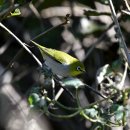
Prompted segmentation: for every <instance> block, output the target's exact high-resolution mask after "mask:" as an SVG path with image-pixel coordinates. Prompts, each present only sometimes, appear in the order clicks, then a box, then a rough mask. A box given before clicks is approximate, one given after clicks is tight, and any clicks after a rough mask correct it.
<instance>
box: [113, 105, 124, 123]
mask: <svg viewBox="0 0 130 130" xmlns="http://www.w3.org/2000/svg"><path fill="white" fill-rule="evenodd" d="M124 112H125V111H124V106H122V105H118V104H114V105H113V106H112V107H111V113H113V114H114V117H115V121H118V122H122V120H123V118H124Z"/></svg>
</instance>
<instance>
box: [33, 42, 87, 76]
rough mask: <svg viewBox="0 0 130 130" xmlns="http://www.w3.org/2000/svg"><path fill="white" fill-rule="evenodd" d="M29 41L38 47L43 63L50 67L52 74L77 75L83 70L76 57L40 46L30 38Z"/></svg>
mask: <svg viewBox="0 0 130 130" xmlns="http://www.w3.org/2000/svg"><path fill="white" fill-rule="evenodd" d="M31 42H32V43H33V44H35V45H36V46H37V47H38V48H39V50H40V52H41V54H42V57H43V59H44V60H45V64H46V65H47V66H48V67H49V68H50V69H51V71H52V73H53V74H56V75H59V76H62V77H68V76H77V75H79V74H81V73H83V72H85V67H84V65H83V63H81V62H80V61H79V60H78V59H76V58H74V57H72V56H70V55H69V54H67V53H65V52H62V51H59V50H55V49H51V48H46V47H44V46H41V45H39V44H37V43H36V42H34V41H32V40H31Z"/></svg>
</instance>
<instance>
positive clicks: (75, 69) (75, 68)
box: [70, 60, 85, 76]
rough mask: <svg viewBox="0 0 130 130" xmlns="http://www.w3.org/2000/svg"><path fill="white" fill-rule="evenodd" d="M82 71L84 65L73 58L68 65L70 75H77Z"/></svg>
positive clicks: (83, 70)
mask: <svg viewBox="0 0 130 130" xmlns="http://www.w3.org/2000/svg"><path fill="white" fill-rule="evenodd" d="M84 72H85V66H84V64H83V63H81V62H80V61H79V60H75V61H74V62H73V63H72V64H71V65H70V75H71V76H77V75H79V74H81V73H84Z"/></svg>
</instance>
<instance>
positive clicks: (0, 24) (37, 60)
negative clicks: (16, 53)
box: [0, 22, 42, 68]
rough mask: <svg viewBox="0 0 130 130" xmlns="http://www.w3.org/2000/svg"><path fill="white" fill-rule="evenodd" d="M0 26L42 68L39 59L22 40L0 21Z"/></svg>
mask: <svg viewBox="0 0 130 130" xmlns="http://www.w3.org/2000/svg"><path fill="white" fill-rule="evenodd" d="M0 26H1V27H2V28H3V29H4V30H6V31H7V32H8V33H9V34H10V35H12V36H13V37H14V38H15V39H16V40H17V41H18V43H19V44H20V45H21V46H22V47H23V48H24V49H25V50H26V51H27V52H28V53H29V54H30V55H31V56H32V57H33V58H34V59H35V61H36V62H37V63H38V65H39V66H40V67H41V68H42V63H41V62H40V61H39V59H38V58H37V57H36V56H35V55H34V54H33V53H32V52H31V51H30V50H29V49H28V47H27V46H26V45H25V43H24V42H22V41H21V40H20V39H19V38H18V37H17V36H16V35H15V34H14V33H12V32H11V31H10V30H9V29H8V28H6V27H5V26H4V25H3V24H2V23H1V22H0Z"/></svg>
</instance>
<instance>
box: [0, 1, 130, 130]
mask: <svg viewBox="0 0 130 130" xmlns="http://www.w3.org/2000/svg"><path fill="white" fill-rule="evenodd" d="M113 2H115V1H113ZM114 6H115V9H116V12H117V13H118V12H119V13H118V15H119V20H120V26H121V29H122V32H123V35H124V38H125V41H126V43H127V46H128V48H129V40H130V33H129V32H130V26H129V25H130V16H129V15H126V14H120V11H121V10H122V9H126V5H125V3H124V1H123V0H118V1H116V2H115V3H114ZM15 8H18V9H19V10H20V12H21V14H20V15H18V16H11V15H10V12H12V13H13V12H14V9H15ZM89 10H92V12H91V11H90V12H89ZM66 14H70V23H69V24H66V25H64V26H59V27H57V28H55V29H53V30H52V31H50V32H48V33H46V34H45V35H43V36H41V37H39V38H37V39H36V40H35V41H36V42H37V43H39V44H41V45H44V46H46V47H49V48H54V49H58V50H62V51H64V52H67V53H69V54H71V55H72V56H74V57H77V58H78V59H79V60H81V61H82V62H83V63H84V65H85V67H86V73H84V74H82V75H80V76H78V78H79V79H81V80H82V81H83V82H84V83H86V84H89V85H90V86H92V87H93V88H95V89H96V73H97V71H98V69H99V68H100V67H102V66H104V65H106V64H112V63H113V62H114V61H115V60H117V59H118V58H119V51H118V47H119V44H118V40H117V38H116V35H115V30H114V26H113V21H112V19H111V11H110V8H109V5H108V1H107V0H91V1H89V0H55V1H54V0H51V1H50V0H33V1H32V2H31V1H29V0H17V1H13V0H0V17H1V18H0V19H1V21H2V23H3V24H4V25H5V26H6V27H7V28H9V29H10V30H11V31H12V32H13V33H14V34H15V35H16V36H17V37H18V38H20V39H21V40H22V41H23V42H25V43H26V44H29V45H30V46H32V44H30V43H29V41H30V39H33V38H35V37H36V36H37V35H38V34H40V33H43V32H45V31H46V30H48V29H50V28H52V27H55V26H57V25H59V24H61V23H63V22H64V20H65V16H66ZM21 48H22V47H21V45H20V44H19V43H18V42H17V41H16V40H15V39H14V38H13V37H12V36H11V35H10V34H9V33H8V32H7V31H5V30H3V29H2V28H1V29H0V130H57V129H62V130H90V128H91V129H92V126H93V123H92V122H90V121H87V120H85V119H84V118H81V117H80V115H79V116H75V117H73V118H70V119H57V118H54V117H49V116H47V115H44V114H41V113H40V112H39V111H38V112H36V111H33V112H32V113H31V116H30V114H29V113H30V108H29V105H28V102H27V99H28V93H29V92H30V90H31V88H32V87H34V86H36V85H38V84H39V82H40V84H42V83H43V84H44V78H43V76H42V75H41V74H40V71H39V67H38V64H37V63H36V61H35V60H34V59H33V58H32V57H31V56H30V55H29V54H28V53H27V52H26V51H25V50H24V49H21ZM29 49H30V50H31V51H32V52H33V53H34V54H35V55H36V56H37V57H38V59H39V60H40V61H41V62H43V59H42V57H41V55H40V52H39V50H38V49H37V48H36V47H29ZM57 89H59V85H57ZM57 89H56V91H58V90H57ZM68 89H69V90H70V91H71V92H73V88H68ZM47 91H48V93H49V95H50V97H52V90H51V87H48V88H47ZM96 97H97V96H96V95H95V94H94V93H93V92H92V91H90V90H89V89H83V90H80V91H79V98H80V101H81V104H82V105H83V106H86V105H88V104H90V103H92V102H94V101H96V100H97V98H96ZM71 98H72V97H71V96H70V95H68V93H67V92H63V94H62V95H61V97H60V98H59V101H60V102H61V103H62V104H65V105H67V106H75V105H76V103H75V102H74V101H73V100H72V99H71ZM57 113H58V114H68V112H67V111H65V110H62V109H59V110H57ZM106 129H108V130H109V129H111V128H106ZM115 129H116V128H114V130H115ZM120 129H122V127H121V128H120Z"/></svg>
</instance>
